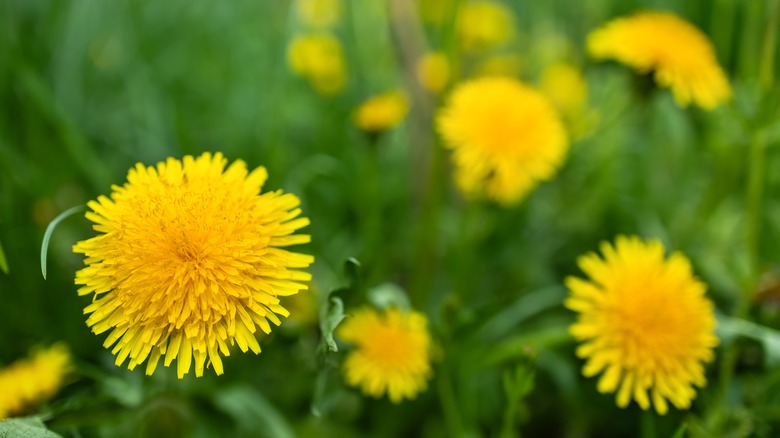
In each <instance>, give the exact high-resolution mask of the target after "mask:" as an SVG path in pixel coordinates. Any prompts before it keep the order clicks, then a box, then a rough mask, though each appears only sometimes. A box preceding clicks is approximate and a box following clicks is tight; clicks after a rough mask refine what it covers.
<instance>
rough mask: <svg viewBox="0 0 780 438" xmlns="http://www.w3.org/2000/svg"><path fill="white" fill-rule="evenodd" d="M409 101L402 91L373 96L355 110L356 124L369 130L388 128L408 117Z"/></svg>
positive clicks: (375, 130) (379, 130)
mask: <svg viewBox="0 0 780 438" xmlns="http://www.w3.org/2000/svg"><path fill="white" fill-rule="evenodd" d="M407 111H409V102H408V101H407V100H406V96H405V95H404V94H403V93H401V92H400V91H391V92H389V93H384V94H379V95H376V96H373V97H371V98H369V99H368V100H366V101H365V102H363V103H362V104H361V105H360V106H359V107H358V109H357V110H356V111H355V124H356V125H357V126H358V127H359V128H360V129H362V130H364V131H367V132H381V131H385V130H388V129H390V128H392V127H394V126H396V125H397V124H399V123H401V120H403V119H404V117H406V113H407Z"/></svg>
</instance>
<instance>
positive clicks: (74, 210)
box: [41, 205, 84, 280]
mask: <svg viewBox="0 0 780 438" xmlns="http://www.w3.org/2000/svg"><path fill="white" fill-rule="evenodd" d="M83 210H84V206H83V205H77V206H75V207H71V208H69V209H67V210H65V211H63V212H62V213H60V214H59V215H58V216H57V217H55V218H54V220H52V221H51V222H49V226H47V227H46V232H45V233H43V242H41V274H43V279H44V280H45V279H46V254H48V252H49V240H51V235H52V233H53V232H54V229H55V228H56V227H57V225H58V224H59V223H60V222H62V221H63V220H64V219H66V218H68V217H70V216H73V215H74V214H76V213H78V212H80V211H83Z"/></svg>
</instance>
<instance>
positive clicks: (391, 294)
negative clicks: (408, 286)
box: [368, 283, 411, 311]
mask: <svg viewBox="0 0 780 438" xmlns="http://www.w3.org/2000/svg"><path fill="white" fill-rule="evenodd" d="M368 300H369V301H370V302H371V304H373V305H374V307H376V308H378V309H387V308H389V307H396V308H398V309H400V310H403V311H408V310H409V309H410V307H411V306H410V304H409V297H408V296H407V295H406V291H404V290H403V289H401V287H400V286H398V285H397V284H395V283H382V284H380V285H379V286H377V287H375V288H372V289H371V290H369V291H368Z"/></svg>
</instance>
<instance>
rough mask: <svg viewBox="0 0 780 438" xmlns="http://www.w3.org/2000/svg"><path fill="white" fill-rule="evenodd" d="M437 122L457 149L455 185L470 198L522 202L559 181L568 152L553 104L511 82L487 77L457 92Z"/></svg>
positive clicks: (517, 82) (505, 202)
mask: <svg viewBox="0 0 780 438" xmlns="http://www.w3.org/2000/svg"><path fill="white" fill-rule="evenodd" d="M437 121H438V128H439V132H440V133H441V135H442V137H443V138H444V141H445V144H446V145H447V146H448V147H449V148H451V149H453V154H452V159H453V161H454V165H455V180H456V183H457V185H458V187H459V188H460V189H461V191H463V193H464V194H465V195H466V196H469V197H474V196H486V197H487V198H489V199H492V200H495V201H497V202H500V203H503V204H507V205H508V204H513V203H516V202H519V201H520V200H521V199H522V198H523V197H524V196H525V195H526V194H527V193H528V192H529V191H530V190H531V189H533V188H534V187H535V186H536V185H537V184H539V182H541V181H546V180H549V179H551V178H552V177H553V176H554V175H555V173H556V172H557V171H558V167H560V165H561V162H562V161H563V159H564V158H565V155H566V151H567V149H568V141H567V138H566V132H565V129H564V127H563V124H562V122H561V121H560V119H559V117H558V115H557V114H556V112H555V109H554V108H553V106H552V104H550V102H549V101H548V100H547V99H546V98H545V97H544V96H543V95H542V94H540V93H539V92H537V91H535V90H533V89H531V88H529V87H528V86H526V85H524V84H523V83H521V82H519V81H517V80H514V79H511V78H502V77H485V78H481V79H475V80H472V81H470V82H466V83H464V84H462V85H460V86H458V87H457V88H456V89H455V90H454V91H453V93H452V96H451V97H450V99H449V102H448V103H447V105H446V106H445V107H444V108H443V109H442V110H441V112H440V113H439V115H438V120H437Z"/></svg>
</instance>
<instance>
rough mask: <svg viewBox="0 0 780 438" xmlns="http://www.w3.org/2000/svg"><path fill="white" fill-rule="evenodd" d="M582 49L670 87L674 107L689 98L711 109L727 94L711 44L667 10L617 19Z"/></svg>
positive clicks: (691, 26) (725, 83)
mask: <svg viewBox="0 0 780 438" xmlns="http://www.w3.org/2000/svg"><path fill="white" fill-rule="evenodd" d="M588 52H590V54H591V55H592V56H593V57H595V58H597V59H615V60H617V61H620V62H622V63H624V64H627V65H629V66H631V67H633V68H635V69H636V70H638V71H639V72H641V73H648V72H650V71H655V80H656V82H658V83H659V84H660V85H661V86H664V87H669V88H671V89H672V93H673V94H674V98H675V100H676V101H677V103H678V104H679V105H680V106H683V107H685V106H687V105H688V104H690V103H691V102H694V103H696V104H697V105H699V106H701V107H702V108H705V109H708V110H711V109H713V108H715V107H717V106H718V105H719V104H721V103H723V102H725V101H727V100H728V99H729V98H730V97H731V86H730V85H729V81H728V78H727V77H726V74H725V73H724V72H723V70H722V69H721V67H720V65H718V60H717V59H716V56H715V49H714V48H713V47H712V44H711V43H710V41H709V40H708V39H707V36H706V35H705V34H704V33H702V32H701V31H700V30H699V29H697V28H696V27H694V26H693V25H691V24H690V23H688V22H686V21H685V20H683V19H681V18H679V17H678V16H676V15H674V14H671V13H668V12H641V13H638V14H636V15H633V16H630V17H624V18H617V19H614V20H612V21H610V22H609V23H607V24H605V25H604V26H603V27H601V28H599V29H597V30H595V31H593V32H592V33H591V34H590V35H589V36H588Z"/></svg>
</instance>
